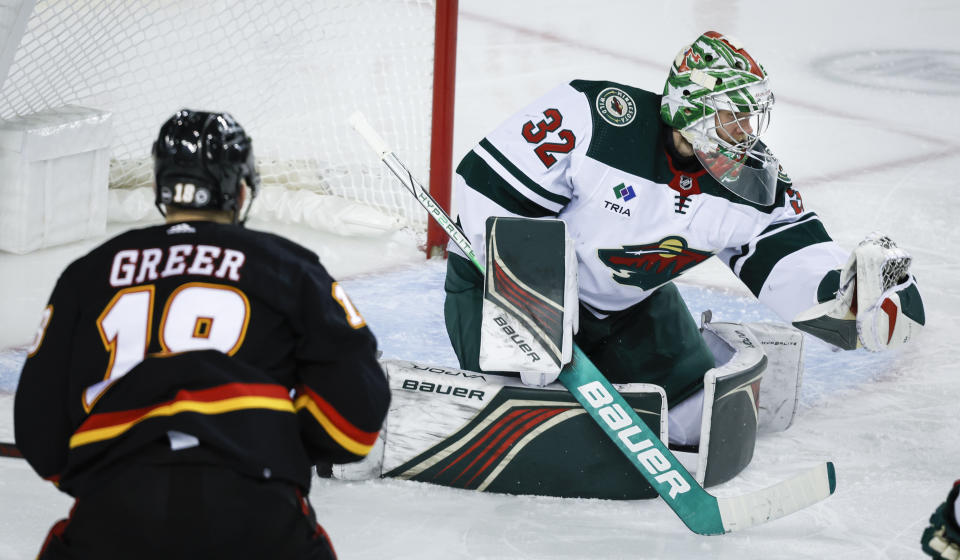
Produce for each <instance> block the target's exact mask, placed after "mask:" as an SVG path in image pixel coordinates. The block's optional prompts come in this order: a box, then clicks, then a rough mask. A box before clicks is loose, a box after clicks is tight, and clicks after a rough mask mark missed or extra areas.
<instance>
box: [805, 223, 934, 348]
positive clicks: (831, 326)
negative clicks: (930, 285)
mask: <svg viewBox="0 0 960 560" xmlns="http://www.w3.org/2000/svg"><path fill="white" fill-rule="evenodd" d="M911 260H912V259H911V257H910V255H909V254H908V253H907V252H906V251H904V250H903V249H901V248H899V247H897V245H896V244H895V243H894V242H893V241H892V240H891V239H890V238H889V237H887V236H885V235H881V234H879V233H871V234H870V235H868V236H867V237H866V239H864V240H863V241H861V242H860V244H859V245H858V246H857V248H856V249H854V251H853V253H852V254H851V255H850V259H849V260H848V261H847V264H846V266H844V267H843V268H842V269H841V270H840V283H839V289H838V290H837V293H836V297H834V298H833V299H830V300H827V301H824V302H821V303H820V304H818V305H815V306H814V307H811V308H810V309H808V310H806V311H803V312H801V313H800V314H798V315H797V316H796V317H795V318H794V319H793V326H795V327H797V328H798V329H800V330H802V331H805V332H808V333H810V334H812V335H814V336H816V337H818V338H821V339H823V340H826V341H827V342H830V343H831V344H834V345H836V346H839V347H840V348H843V349H844V350H853V349H855V348H860V347H863V348H866V349H867V350H870V351H872V352H879V351H881V350H886V349H888V348H895V347H897V346H900V345H903V344H906V343H907V342H909V341H910V340H911V339H912V338H914V337H915V336H916V335H917V333H919V332H920V329H921V328H922V327H923V324H924V321H925V317H924V311H923V301H922V300H921V298H920V292H919V290H918V289H917V283H916V279H915V278H914V277H913V275H912V274H910V272H909V269H910V263H911ZM834 274H835V273H834Z"/></svg>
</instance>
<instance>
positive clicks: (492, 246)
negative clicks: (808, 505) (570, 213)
mask: <svg viewBox="0 0 960 560" xmlns="http://www.w3.org/2000/svg"><path fill="white" fill-rule="evenodd" d="M486 254H487V264H486V273H485V278H484V282H485V287H484V299H483V307H482V322H481V330H480V368H481V369H482V370H484V371H509V372H518V373H519V374H520V376H521V379H522V380H523V382H524V383H525V384H527V385H533V386H538V387H543V386H545V385H548V384H550V383H552V382H553V381H555V380H556V379H557V377H558V376H559V375H560V370H561V369H562V368H563V366H564V365H565V364H567V363H569V362H570V359H571V358H572V355H573V334H574V332H576V329H577V322H578V315H577V313H578V309H579V299H578V293H577V292H578V284H577V257H576V252H575V247H574V244H573V241H572V240H571V239H570V237H569V236H568V235H567V230H566V224H564V222H563V221H561V220H531V219H520V218H490V219H489V220H488V221H487V253H486Z"/></svg>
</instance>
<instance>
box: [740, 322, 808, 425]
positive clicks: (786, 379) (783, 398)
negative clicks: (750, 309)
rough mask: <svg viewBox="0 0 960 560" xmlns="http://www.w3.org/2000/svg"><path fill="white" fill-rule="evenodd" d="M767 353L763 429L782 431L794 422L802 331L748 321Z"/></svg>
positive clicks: (800, 376) (762, 395) (762, 389)
mask: <svg viewBox="0 0 960 560" xmlns="http://www.w3.org/2000/svg"><path fill="white" fill-rule="evenodd" d="M746 326H747V328H748V329H750V332H751V333H753V335H754V336H755V337H756V340H757V341H759V342H760V346H761V347H762V348H763V353H764V354H766V356H767V369H766V370H764V372H763V382H762V383H761V384H760V403H759V405H760V407H759V410H760V415H759V429H760V432H782V431H784V430H786V429H787V428H789V427H790V425H791V424H793V419H794V417H795V416H796V414H797V410H798V408H799V407H800V386H801V384H802V382H803V333H802V332H800V331H798V330H796V329H792V328H790V327H789V326H787V325H783V324H779V323H747V325H746Z"/></svg>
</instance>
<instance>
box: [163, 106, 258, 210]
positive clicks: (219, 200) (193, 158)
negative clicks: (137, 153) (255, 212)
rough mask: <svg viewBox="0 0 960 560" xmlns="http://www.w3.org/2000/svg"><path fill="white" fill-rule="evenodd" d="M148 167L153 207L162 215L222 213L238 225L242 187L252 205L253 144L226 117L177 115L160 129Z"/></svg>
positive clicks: (193, 113)
mask: <svg viewBox="0 0 960 560" xmlns="http://www.w3.org/2000/svg"><path fill="white" fill-rule="evenodd" d="M153 166H154V167H153V169H154V176H155V179H156V182H157V185H156V186H157V192H156V204H157V208H159V209H160V213H161V214H164V215H166V212H165V211H164V208H167V207H170V206H174V207H177V208H184V209H191V210H226V211H231V212H233V216H234V222H239V223H243V221H244V220H245V219H246V216H244V219H243V220H240V219H238V218H239V214H240V208H239V205H238V204H237V200H238V197H239V196H240V192H241V189H242V188H243V183H246V185H247V187H249V188H250V201H251V202H252V201H253V198H254V197H256V195H257V189H258V187H259V185H260V176H259V174H258V173H257V169H256V165H255V163H254V159H253V141H252V140H251V139H250V137H249V136H247V133H246V132H245V131H244V130H243V127H242V126H240V124H239V123H237V121H235V120H234V119H233V117H232V116H230V114H229V113H207V112H203V111H191V110H189V109H182V110H180V111H179V112H177V113H176V114H175V115H173V116H172V117H170V118H169V119H168V120H167V122H165V123H163V126H162V127H160V135H159V136H158V137H157V141H156V142H154V143H153ZM241 181H242V182H241ZM161 205H162V206H161ZM247 208H248V209H249V205H248V206H247Z"/></svg>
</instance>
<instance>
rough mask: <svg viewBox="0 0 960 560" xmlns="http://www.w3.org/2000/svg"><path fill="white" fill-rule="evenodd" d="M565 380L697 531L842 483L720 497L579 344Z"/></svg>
mask: <svg viewBox="0 0 960 560" xmlns="http://www.w3.org/2000/svg"><path fill="white" fill-rule="evenodd" d="M349 121H350V124H351V125H352V126H353V128H354V129H355V130H356V131H357V132H358V133H359V134H360V135H361V136H363V138H364V140H366V142H367V144H369V145H370V147H371V148H373V149H374V151H376V153H377V156H379V158H380V160H381V161H382V162H383V163H384V164H385V165H386V166H387V168H388V169H390V171H391V172H392V173H393V174H394V175H395V176H396V177H397V179H398V180H399V181H400V183H401V184H403V186H404V188H406V189H407V190H408V191H410V193H411V194H412V195H413V196H414V197H416V198H417V200H419V201H420V204H422V205H423V207H424V208H426V209H427V212H428V213H429V214H430V217H432V218H433V219H434V220H436V221H437V223H438V224H439V225H440V227H441V228H443V229H444V230H445V231H446V232H447V233H448V234H449V235H450V238H451V239H452V240H453V242H454V243H456V244H457V246H458V247H459V248H460V249H461V250H462V251H463V252H464V254H466V255H467V258H469V259H470V261H471V262H473V264H474V266H476V267H477V269H478V270H480V272H483V270H484V267H483V264H481V263H480V262H479V261H478V260H477V256H476V254H475V253H474V251H473V248H472V247H471V246H470V242H469V241H468V240H467V238H466V236H464V235H463V232H462V231H460V228H459V227H458V226H457V225H456V223H454V221H453V220H452V219H451V218H450V216H449V215H448V214H447V213H446V212H445V211H444V210H443V208H441V207H440V205H439V204H437V202H436V200H434V199H433V197H432V196H430V193H429V192H427V190H426V189H425V188H424V187H423V185H421V184H420V182H419V181H417V179H416V178H414V176H413V174H412V173H410V171H409V170H408V169H407V167H406V166H405V165H404V164H403V162H401V161H400V159H399V158H398V157H397V156H396V154H394V153H393V151H392V150H391V149H390V147H389V146H388V145H387V143H386V142H385V141H384V140H383V138H381V137H380V135H379V134H378V133H377V132H376V131H375V130H374V129H373V128H372V127H371V126H370V124H369V123H368V122H367V120H366V118H365V117H364V116H363V114H362V113H360V112H356V113H354V114H353V115H351V116H350V119H349ZM559 381H560V383H561V384H562V385H563V386H564V387H566V388H567V390H569V391H570V393H571V394H572V395H573V396H574V398H575V399H576V400H577V401H578V402H579V403H580V404H581V405H582V406H583V408H584V409H586V410H587V412H588V413H589V414H590V416H591V418H593V420H594V421H595V422H596V423H597V425H599V426H600V428H601V429H602V430H603V431H604V433H606V434H607V436H608V437H609V438H610V439H611V440H612V441H613V443H614V444H616V446H617V447H619V448H620V450H621V451H622V452H623V454H624V455H625V456H626V457H627V458H628V459H629V460H630V462H631V463H633V465H634V467H636V469H637V470H638V471H640V473H641V474H642V475H643V477H644V478H645V479H646V480H647V482H649V483H650V485H651V486H652V487H653V488H654V489H655V490H656V491H657V493H658V494H659V495H660V497H661V498H663V500H664V501H665V502H666V503H667V505H669V506H670V507H671V509H673V511H674V512H675V513H676V514H677V516H678V517H680V520H681V521H683V522H684V524H685V525H686V526H687V527H688V528H689V529H690V530H691V531H693V532H695V533H698V534H701V535H719V534H723V533H728V532H730V531H736V530H740V529H745V528H747V527H751V526H753V525H759V524H761V523H765V522H768V521H772V520H774V519H778V518H780V517H783V516H785V515H788V514H790V513H793V512H795V511H798V510H801V509H803V508H805V507H807V506H810V505H812V504H815V503H817V502H819V501H820V500H823V499H824V498H826V497H828V496H830V495H831V494H833V492H834V490H835V489H836V473H835V471H834V467H833V463H830V462H827V463H822V464H820V465H818V466H816V467H814V468H812V469H808V470H806V471H804V472H801V473H800V474H798V475H796V476H794V477H793V478H790V479H788V480H785V481H783V482H781V483H779V484H776V485H774V486H771V487H769V488H765V489H763V490H758V491H756V492H752V493H750V494H745V495H742V496H734V497H723V498H717V497H715V496H713V495H711V494H710V493H709V492H707V491H706V490H704V489H703V487H702V486H700V485H699V484H697V482H696V480H694V478H693V476H691V475H690V473H689V472H688V471H687V470H686V469H685V468H684V467H683V465H682V464H681V463H680V461H679V460H678V459H677V458H676V457H675V456H674V455H673V453H671V452H670V450H669V449H667V446H666V445H665V444H664V443H663V442H662V441H660V439H659V438H658V437H657V434H656V433H655V432H653V431H652V430H651V429H650V428H649V427H648V426H647V425H646V424H645V423H644V422H643V420H642V419H641V418H640V417H639V416H638V415H637V414H636V412H634V410H633V408H631V407H630V406H629V405H627V402H626V401H625V400H624V399H623V397H622V396H620V394H619V393H618V392H617V391H616V389H614V388H613V386H612V385H611V384H610V382H609V381H607V379H606V378H605V377H604V376H603V374H602V373H601V372H600V370H598V369H597V367H596V366H595V365H593V363H592V362H591V361H590V359H589V358H588V357H587V356H586V354H584V353H583V351H582V350H581V349H580V348H579V347H578V346H576V345H574V349H573V359H572V360H571V361H570V363H568V364H567V365H566V366H565V367H564V368H563V370H562V371H561V373H560V377H559Z"/></svg>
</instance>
